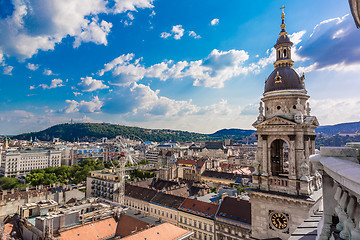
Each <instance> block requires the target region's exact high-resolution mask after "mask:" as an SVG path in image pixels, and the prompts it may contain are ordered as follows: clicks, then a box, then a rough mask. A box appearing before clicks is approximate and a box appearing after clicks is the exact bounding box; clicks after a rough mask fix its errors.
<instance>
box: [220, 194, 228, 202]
mask: <svg viewBox="0 0 360 240" xmlns="http://www.w3.org/2000/svg"><path fill="white" fill-rule="evenodd" d="M227 196H228V194H227V193H223V194H222V195H221V201H223V200H224V198H225V197H227Z"/></svg>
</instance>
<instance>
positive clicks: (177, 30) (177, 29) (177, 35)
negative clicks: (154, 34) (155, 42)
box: [160, 25, 196, 40]
mask: <svg viewBox="0 0 360 240" xmlns="http://www.w3.org/2000/svg"><path fill="white" fill-rule="evenodd" d="M184 31H185V30H184V28H183V27H182V25H175V26H173V27H172V29H171V33H168V32H162V33H161V35H160V37H161V38H165V39H166V38H168V37H170V36H173V37H174V39H176V40H180V39H181V38H182V36H184ZM194 33H195V32H194ZM195 34H196V33H195ZM189 36H191V35H190V34H189Z"/></svg>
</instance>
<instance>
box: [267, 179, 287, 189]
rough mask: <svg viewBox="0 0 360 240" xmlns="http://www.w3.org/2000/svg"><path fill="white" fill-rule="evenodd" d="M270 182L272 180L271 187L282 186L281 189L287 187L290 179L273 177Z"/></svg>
mask: <svg viewBox="0 0 360 240" xmlns="http://www.w3.org/2000/svg"><path fill="white" fill-rule="evenodd" d="M269 180H270V185H274V186H280V187H287V186H288V182H289V181H288V179H284V178H276V177H271V178H270V179H269Z"/></svg>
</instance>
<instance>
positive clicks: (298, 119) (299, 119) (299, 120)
mask: <svg viewBox="0 0 360 240" xmlns="http://www.w3.org/2000/svg"><path fill="white" fill-rule="evenodd" d="M295 122H296V123H298V124H302V123H304V115H303V114H302V113H301V112H300V111H298V112H297V113H296V114H295Z"/></svg>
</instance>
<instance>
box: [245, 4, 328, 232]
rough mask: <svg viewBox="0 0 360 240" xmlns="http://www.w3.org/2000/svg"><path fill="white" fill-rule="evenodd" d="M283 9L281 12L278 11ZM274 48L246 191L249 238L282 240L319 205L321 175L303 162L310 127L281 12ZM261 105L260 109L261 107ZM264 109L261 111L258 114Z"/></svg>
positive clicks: (310, 142)
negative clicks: (250, 177)
mask: <svg viewBox="0 0 360 240" xmlns="http://www.w3.org/2000/svg"><path fill="white" fill-rule="evenodd" d="M282 9H283V8H282ZM281 19H282V23H281V25H280V26H281V32H280V34H279V35H280V36H279V38H278V40H277V42H276V44H275V46H274V47H275V50H276V62H275V63H274V67H275V69H274V71H273V72H272V73H271V74H270V76H269V77H268V78H267V79H266V81H265V89H264V94H263V96H264V97H263V98H262V99H261V100H262V102H260V107H259V116H258V118H257V120H256V122H255V123H254V124H253V126H254V127H255V128H256V129H257V136H258V147H257V157H256V160H255V162H254V167H255V171H254V172H253V176H252V189H251V190H249V191H248V193H249V195H250V197H251V205H252V208H251V209H252V214H251V215H252V236H253V237H255V238H259V239H264V238H281V239H288V238H289V237H290V235H291V233H292V232H293V231H294V230H295V229H296V228H297V226H299V225H300V224H301V223H302V222H303V221H304V220H305V219H307V218H308V217H309V216H310V215H311V214H312V213H314V212H316V211H317V210H318V208H319V205H320V202H321V196H322V195H321V191H320V190H319V189H320V188H321V184H320V183H321V176H320V174H319V173H318V172H316V171H315V169H313V168H312V166H311V165H310V163H309V156H310V155H311V154H314V153H315V128H316V127H317V126H319V123H318V121H317V119H316V117H315V116H311V114H310V106H309V103H308V102H307V100H308V99H309V95H307V91H306V89H305V76H304V75H303V76H299V74H298V73H297V72H296V71H295V70H294V69H293V66H294V61H293V60H292V59H291V46H292V45H293V43H292V42H291V41H290V38H289V36H288V35H287V32H286V30H285V26H286V24H285V22H284V19H285V14H284V12H282V16H281ZM263 103H264V106H263ZM264 111H265V113H264Z"/></svg>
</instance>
